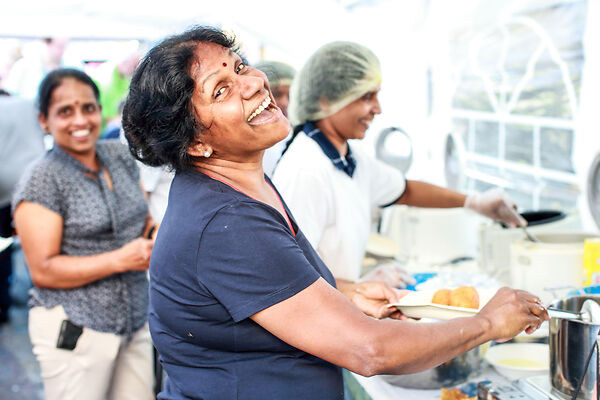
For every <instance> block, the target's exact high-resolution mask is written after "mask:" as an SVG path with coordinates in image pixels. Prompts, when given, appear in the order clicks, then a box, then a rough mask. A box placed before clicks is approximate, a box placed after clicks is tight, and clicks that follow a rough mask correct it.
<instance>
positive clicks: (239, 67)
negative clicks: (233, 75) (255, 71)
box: [235, 63, 246, 73]
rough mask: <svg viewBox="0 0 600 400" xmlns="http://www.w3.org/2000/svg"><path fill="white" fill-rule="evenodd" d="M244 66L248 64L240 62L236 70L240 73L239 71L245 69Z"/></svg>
mask: <svg viewBox="0 0 600 400" xmlns="http://www.w3.org/2000/svg"><path fill="white" fill-rule="evenodd" d="M244 68H246V64H244V63H240V64H239V65H238V66H237V67H236V69H235V72H238V73H239V72H240V71H241V70H243V69H244Z"/></svg>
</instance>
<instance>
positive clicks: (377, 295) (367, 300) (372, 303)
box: [337, 280, 408, 319]
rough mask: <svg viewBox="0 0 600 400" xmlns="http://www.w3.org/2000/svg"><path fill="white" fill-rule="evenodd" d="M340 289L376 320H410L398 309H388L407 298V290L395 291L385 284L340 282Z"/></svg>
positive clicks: (338, 283)
mask: <svg viewBox="0 0 600 400" xmlns="http://www.w3.org/2000/svg"><path fill="white" fill-rule="evenodd" d="M337 286H338V289H339V290H340V291H341V292H342V293H343V294H344V295H345V296H346V297H347V298H348V299H350V301H351V302H352V304H354V305H355V306H356V307H357V308H358V309H359V310H361V311H362V312H363V313H365V314H367V315H369V316H371V317H374V318H387V317H389V318H394V319H408V317H406V316H405V315H403V314H402V313H401V312H400V311H399V310H398V309H397V308H396V307H388V305H389V304H392V303H396V302H397V301H398V300H399V299H400V298H402V297H403V296H405V295H406V294H407V293H408V291H407V290H398V289H394V288H392V287H390V286H388V285H386V284H385V283H383V282H371V281H369V282H360V283H352V282H349V281H343V280H338V281H337Z"/></svg>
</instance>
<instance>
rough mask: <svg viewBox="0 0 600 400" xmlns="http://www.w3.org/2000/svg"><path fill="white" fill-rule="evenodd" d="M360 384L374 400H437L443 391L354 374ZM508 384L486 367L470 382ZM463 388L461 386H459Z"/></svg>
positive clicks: (490, 368)
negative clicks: (396, 383)
mask: <svg viewBox="0 0 600 400" xmlns="http://www.w3.org/2000/svg"><path fill="white" fill-rule="evenodd" d="M352 375H353V376H354V377H355V378H356V380H357V381H358V383H360V385H361V386H362V387H363V388H364V389H365V390H366V391H367V393H368V394H369V396H371V398H372V399H373V400H437V399H439V397H440V394H441V390H440V389H434V390H422V389H407V388H402V387H399V386H394V385H390V384H389V383H387V382H386V381H385V380H383V378H381V377H379V376H372V377H370V378H365V377H364V376H360V375H357V374H352ZM488 380H489V381H492V382H498V381H502V382H507V381H506V379H505V378H503V377H502V376H500V375H498V373H497V372H496V371H495V370H494V369H493V368H492V367H490V366H488V365H486V366H484V368H483V370H482V373H481V375H479V376H476V377H474V378H472V379H470V380H469V382H475V383H477V382H481V381H488ZM458 386H461V385H458Z"/></svg>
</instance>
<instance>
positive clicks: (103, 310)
mask: <svg viewBox="0 0 600 400" xmlns="http://www.w3.org/2000/svg"><path fill="white" fill-rule="evenodd" d="M96 154H97V157H98V159H99V161H100V165H101V168H100V171H99V172H94V171H91V170H90V169H88V168H86V167H85V166H84V165H83V164H81V163H80V162H79V161H77V160H76V159H74V158H73V157H71V156H70V155H68V154H67V153H65V152H64V151H63V150H62V149H60V147H58V146H54V148H53V149H52V150H50V151H49V152H48V153H46V155H45V156H44V157H43V158H42V159H41V160H39V161H37V162H35V163H34V164H33V165H31V166H30V167H29V168H28V170H27V172H26V173H25V174H24V175H23V176H22V177H21V180H20V181H19V184H18V185H17V188H16V189H15V193H14V196H13V202H12V207H13V212H14V209H15V207H16V206H17V204H19V202H21V201H30V202H34V203H38V204H40V205H42V206H44V207H46V208H48V209H50V210H52V211H54V212H56V213H58V214H60V215H61V216H62V218H63V237H62V243H61V251H60V252H61V254H65V255H70V256H86V255H91V254H98V253H104V252H107V251H111V250H115V249H118V248H119V247H121V246H123V245H124V244H126V243H127V242H130V241H131V240H133V239H135V238H137V237H139V236H141V235H142V232H143V229H144V226H145V222H146V215H147V214H148V206H147V203H146V200H145V198H144V195H143V193H142V190H141V188H140V185H139V182H138V181H139V171H138V169H137V166H136V164H135V161H134V159H133V157H132V156H131V154H130V153H129V151H128V149H127V147H126V146H125V145H123V144H122V143H120V142H119V141H112V140H111V141H101V142H98V143H97V145H96ZM103 168H107V169H108V172H109V175H110V177H111V180H112V183H113V188H112V190H111V189H110V188H109V186H108V185H107V182H106V180H105V178H104V174H103V171H102V169H103ZM30 296H31V297H30V300H29V306H30V307H35V306H42V307H46V308H51V307H54V306H56V305H62V306H63V307H64V309H65V312H66V313H67V315H68V316H69V319H70V320H71V321H72V322H73V323H75V324H77V325H81V326H85V327H88V328H91V329H94V330H98V331H101V332H111V333H115V334H119V335H127V336H129V337H130V336H131V334H132V332H134V331H136V330H137V329H139V328H141V327H142V326H143V325H144V324H145V323H146V320H147V310H148V279H147V274H146V272H145V271H129V272H124V273H120V274H114V275H111V276H109V277H106V278H103V279H100V280H98V281H95V282H92V283H89V284H87V285H85V286H81V287H77V288H73V289H48V288H38V287H34V288H33V289H32V290H31V291H30Z"/></svg>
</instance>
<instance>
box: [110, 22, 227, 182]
mask: <svg viewBox="0 0 600 400" xmlns="http://www.w3.org/2000/svg"><path fill="white" fill-rule="evenodd" d="M199 43H216V44H218V45H221V46H223V47H226V48H229V49H232V50H233V51H235V52H238V48H237V45H236V42H235V38H234V37H233V36H230V35H227V34H226V33H225V32H223V31H221V30H220V29H217V28H214V27H207V26H196V27H193V28H191V29H190V30H188V31H186V32H184V33H181V34H179V35H175V36H171V37H169V38H167V39H165V40H163V41H162V42H160V43H159V44H158V45H156V46H155V47H153V48H152V49H151V50H150V51H149V52H148V53H147V54H146V56H145V57H144V58H143V60H142V61H141V63H140V65H139V66H138V68H137V69H136V71H135V73H134V75H133V77H132V79H131V83H130V86H129V94H128V96H127V99H126V100H125V105H124V107H123V120H122V121H123V122H122V124H123V130H124V132H125V137H126V138H127V141H128V143H129V150H130V151H131V153H132V154H133V155H134V157H136V158H137V159H138V160H140V161H141V162H143V163H144V164H147V165H150V166H161V165H164V166H167V167H169V168H170V169H174V170H178V171H180V170H186V169H189V168H192V167H193V162H194V157H193V156H190V155H189V154H188V152H187V151H188V148H189V147H190V145H192V144H193V143H194V140H195V139H196V138H197V137H198V134H199V133H200V132H201V130H202V129H203V128H204V127H203V126H202V123H201V122H200V118H199V116H198V115H197V114H196V109H195V107H194V104H193V102H192V95H193V93H194V87H195V81H194V79H193V78H192V77H191V76H190V70H191V68H192V65H193V64H194V63H201V62H202V59H201V57H197V55H196V54H195V50H196V47H197V45H198V44H199Z"/></svg>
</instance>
